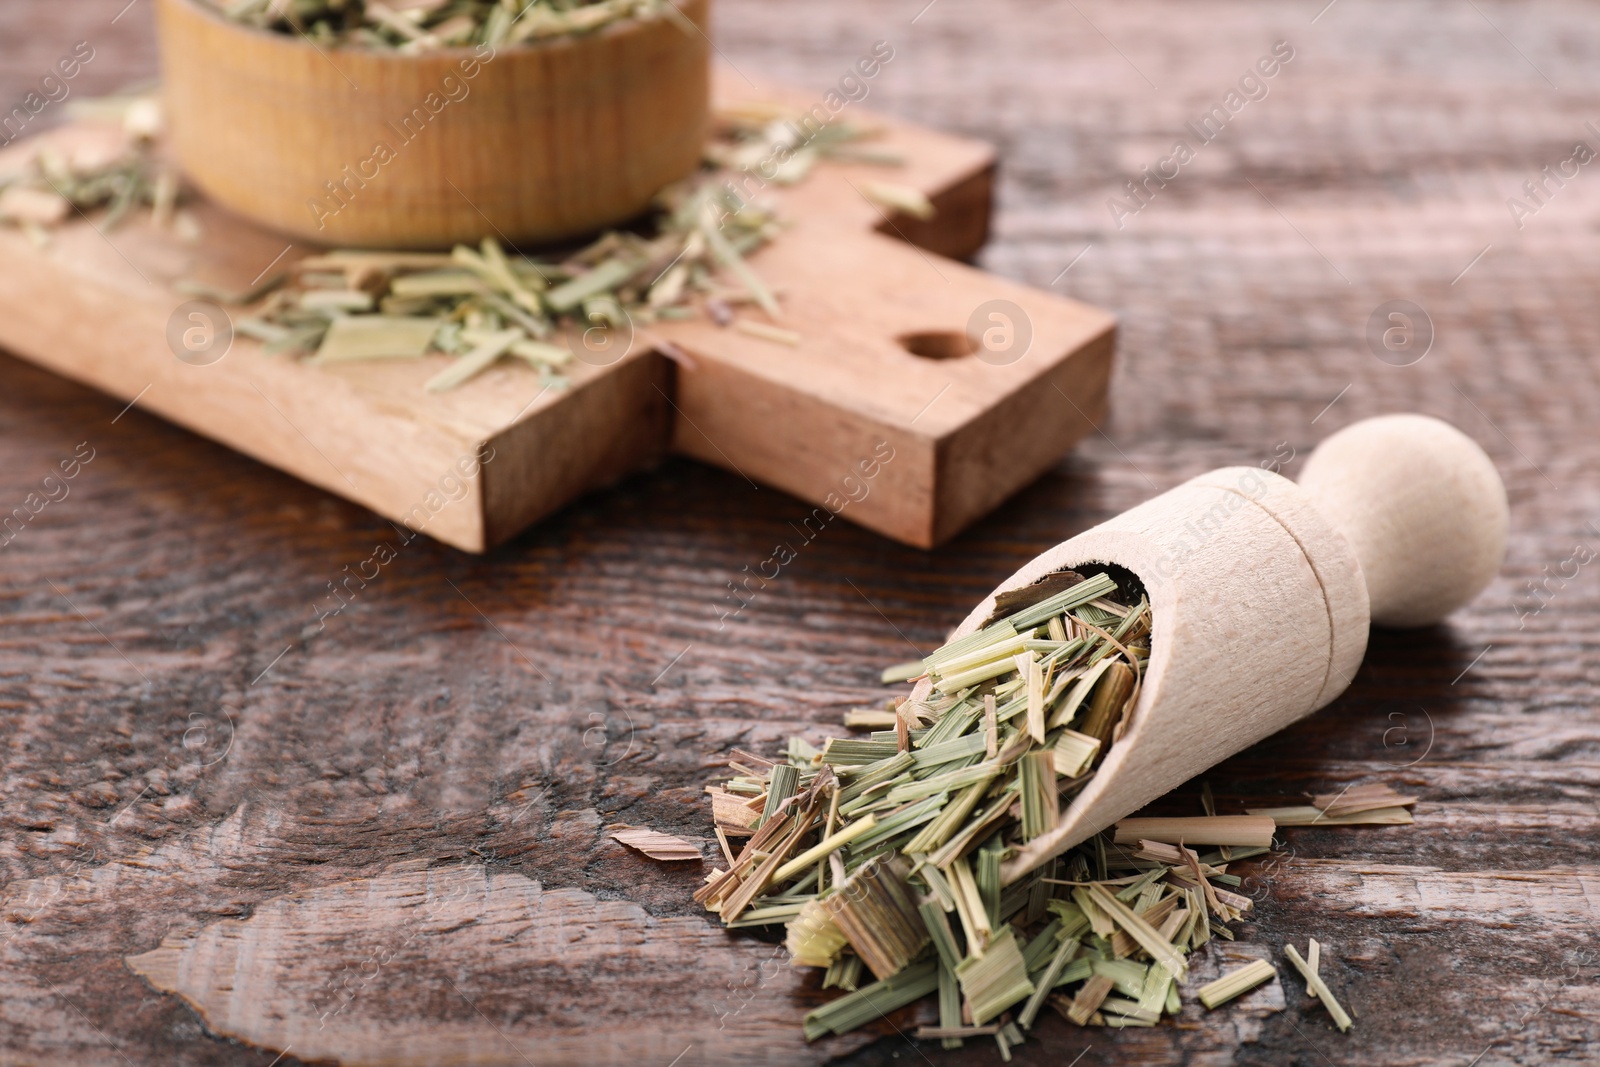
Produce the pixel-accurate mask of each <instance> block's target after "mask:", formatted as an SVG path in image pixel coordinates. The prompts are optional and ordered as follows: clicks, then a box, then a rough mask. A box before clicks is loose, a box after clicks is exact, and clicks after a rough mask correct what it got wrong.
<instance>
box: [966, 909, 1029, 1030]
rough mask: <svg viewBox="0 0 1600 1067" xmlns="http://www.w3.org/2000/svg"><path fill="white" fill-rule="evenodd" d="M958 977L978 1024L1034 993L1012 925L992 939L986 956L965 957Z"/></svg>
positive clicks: (973, 1017) (973, 1019)
mask: <svg viewBox="0 0 1600 1067" xmlns="http://www.w3.org/2000/svg"><path fill="white" fill-rule="evenodd" d="M956 978H957V979H959V980H960V982H961V991H962V992H963V993H964V994H966V997H967V1003H968V1004H970V1005H971V1007H972V1021H973V1022H974V1023H976V1024H978V1025H979V1026H982V1025H983V1024H984V1023H986V1022H988V1021H989V1020H990V1019H993V1018H994V1017H995V1016H997V1015H999V1014H1000V1013H1001V1012H1003V1011H1005V1010H1006V1009H1007V1008H1009V1007H1011V1005H1013V1004H1015V1003H1017V1002H1018V1001H1019V1000H1022V999H1023V998H1025V997H1028V996H1031V995H1032V994H1033V983H1032V982H1030V981H1029V980H1028V967H1027V964H1026V963H1024V962H1023V959H1022V950H1021V949H1020V948H1018V947H1017V938H1016V929H1015V928H1014V927H1012V926H1007V927H1006V928H1005V929H1004V930H1003V931H1002V932H1001V933H1000V934H999V935H998V936H996V937H995V938H994V939H993V940H991V941H990V942H989V944H988V946H987V947H986V948H985V949H984V951H983V955H981V956H972V957H969V958H967V959H965V960H963V961H962V962H961V966H959V967H957V968H956Z"/></svg>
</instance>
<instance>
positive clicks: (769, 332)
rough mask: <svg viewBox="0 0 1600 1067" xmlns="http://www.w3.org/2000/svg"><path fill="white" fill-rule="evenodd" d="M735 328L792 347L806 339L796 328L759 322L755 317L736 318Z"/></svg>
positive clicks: (752, 335) (764, 339)
mask: <svg viewBox="0 0 1600 1067" xmlns="http://www.w3.org/2000/svg"><path fill="white" fill-rule="evenodd" d="M733 328H734V329H736V330H738V331H739V332H740V333H742V334H748V335H749V336H751V337H759V338H761V339H762V340H763V341H773V342H776V343H777V344H780V345H788V346H789V347H791V348H793V347H795V346H796V345H798V344H799V343H800V342H801V341H803V340H804V339H805V338H804V337H802V336H801V335H800V333H799V332H798V331H796V330H786V329H784V328H783V327H782V326H772V325H769V324H767V323H765V322H757V321H755V320H754V319H735V320H734V321H733Z"/></svg>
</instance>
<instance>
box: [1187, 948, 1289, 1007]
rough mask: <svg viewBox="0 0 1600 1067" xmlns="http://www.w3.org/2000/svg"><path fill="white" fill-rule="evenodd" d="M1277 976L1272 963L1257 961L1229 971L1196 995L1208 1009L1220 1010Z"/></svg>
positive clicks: (1207, 984) (1201, 988)
mask: <svg viewBox="0 0 1600 1067" xmlns="http://www.w3.org/2000/svg"><path fill="white" fill-rule="evenodd" d="M1289 951H1291V952H1293V951H1294V949H1293V948H1290V950H1289ZM1277 976H1278V970H1277V968H1275V967H1274V966H1272V964H1271V963H1269V962H1268V961H1266V960H1256V961H1254V962H1253V963H1247V964H1245V965H1244V966H1243V967H1240V968H1238V969H1237V970H1234V971H1229V972H1228V973H1227V974H1225V975H1223V976H1222V977H1221V978H1218V979H1217V980H1216V981H1214V982H1207V983H1206V984H1205V985H1203V986H1201V987H1200V988H1199V990H1198V991H1197V992H1196V993H1195V995H1196V996H1198V997H1199V998H1200V1003H1202V1004H1204V1005H1205V1006H1206V1007H1207V1008H1218V1007H1221V1006H1222V1005H1224V1004H1226V1003H1227V1002H1228V1001H1230V1000H1232V999H1234V998H1235V997H1239V996H1243V995H1244V994H1246V993H1248V992H1250V990H1252V989H1254V988H1255V987H1256V986H1258V985H1261V984H1263V983H1265V982H1270V981H1271V980H1272V979H1274V978H1276V977H1277Z"/></svg>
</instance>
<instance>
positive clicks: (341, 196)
mask: <svg viewBox="0 0 1600 1067" xmlns="http://www.w3.org/2000/svg"><path fill="white" fill-rule="evenodd" d="M681 7H682V8H683V16H684V18H685V19H687V20H692V23H693V24H694V25H698V26H701V27H704V26H705V25H706V3H705V0H683V2H682V3H681ZM156 8H157V12H158V16H159V18H158V24H159V27H160V35H161V42H162V43H161V54H162V64H163V74H162V77H163V89H164V104H165V107H166V116H167V126H168V129H169V131H170V136H171V144H172V149H173V154H174V156H175V157H176V159H177V160H178V162H179V164H180V165H181V166H182V167H183V169H184V171H185V172H186V173H187V174H188V175H189V177H190V178H191V179H192V180H193V181H194V182H195V183H196V184H197V185H199V187H200V188H201V189H203V190H205V192H206V193H207V195H208V196H210V197H212V198H213V199H214V200H216V201H217V202H218V203H219V204H222V205H223V206H224V207H227V208H228V209H229V210H231V211H234V212H237V213H238V214H240V215H243V216H244V217H245V218H248V219H252V220H254V221H255V222H258V223H260V224H262V225H264V226H267V227H270V228H271V229H273V230H277V231H280V232H282V233H286V234H289V235H291V236H293V237H295V238H296V239H298V240H303V241H312V242H316V243H318V244H323V245H336V246H343V247H370V248H446V249H448V248H449V247H450V246H451V245H453V244H456V243H459V242H468V243H476V242H477V240H478V238H479V237H480V236H481V233H482V231H483V228H484V219H485V218H488V219H489V220H491V224H492V225H493V226H494V227H496V228H497V229H498V230H499V231H500V232H501V233H502V234H503V235H504V238H505V239H506V240H508V241H552V240H562V239H567V238H571V237H575V236H580V235H583V234H587V233H591V232H593V231H595V230H598V229H602V228H605V227H607V226H617V225H620V224H622V223H624V222H626V221H628V220H629V219H631V218H633V217H634V216H636V215H638V214H640V213H641V212H643V211H645V210H646V209H647V208H648V207H649V205H650V200H651V198H652V197H654V196H655V195H656V192H657V191H658V190H660V189H661V187H662V186H664V185H667V184H668V183H670V182H674V181H677V180H678V179H680V178H683V177H686V176H687V175H689V174H690V173H691V172H693V171H694V169H695V168H696V167H697V166H699V164H700V155H701V150H702V146H703V144H704V141H705V135H706V131H707V129H708V128H709V125H710V103H711V100H710V96H711V90H710V65H709V63H708V62H707V60H708V57H709V56H710V48H709V47H708V39H707V38H706V36H705V35H704V33H703V32H696V31H694V30H693V29H692V28H690V29H684V28H680V27H679V26H677V25H674V24H673V23H672V22H671V21H669V20H668V19H666V18H664V17H663V18H659V19H654V20H651V21H649V22H636V21H635V22H625V23H620V24H617V25H613V26H609V27H606V28H605V29H603V30H601V31H599V32H597V33H594V34H591V35H586V36H582V37H570V38H561V39H555V40H550V41H541V42H537V43H533V44H529V45H522V46H505V47H502V48H500V49H498V50H497V49H494V48H489V47H484V48H481V49H474V48H450V49H439V50H437V51H434V52H430V53H427V54H425V55H421V56H405V55H400V54H397V53H386V52H378V51H371V50H365V49H360V48H351V49H336V50H333V51H332V52H330V51H329V50H328V49H326V48H319V47H316V46H313V45H311V44H308V43H307V42H306V41H303V40H298V39H296V38H295V37H294V36H292V35H289V34H278V33H268V32H265V31H262V30H258V29H255V28H253V27H248V26H241V25H238V24H237V23H231V22H229V21H228V20H226V19H224V18H222V17H221V16H220V15H219V14H218V13H217V12H216V11H214V10H210V9H208V5H206V4H205V3H204V0H156ZM573 87H580V88H579V89H578V90H577V91H576V92H574V91H573ZM563 90H564V91H563ZM474 97H476V99H474ZM469 100H472V103H471V104H468V103H467V101H469ZM558 101H559V102H558ZM529 189H532V190H533V194H532V195H529V193H528V190H529Z"/></svg>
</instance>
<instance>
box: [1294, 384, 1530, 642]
mask: <svg viewBox="0 0 1600 1067" xmlns="http://www.w3.org/2000/svg"><path fill="white" fill-rule="evenodd" d="M1300 487H1301V488H1302V489H1304V490H1305V491H1306V493H1307V494H1308V495H1309V496H1310V497H1311V499H1312V501H1313V503H1314V504H1315V505H1316V508H1317V510H1318V511H1320V512H1322V514H1323V515H1324V517H1326V518H1327V519H1328V521H1329V522H1330V523H1332V524H1333V526H1334V527H1335V528H1336V529H1337V530H1339V532H1340V533H1342V534H1343V535H1344V536H1345V538H1346V540H1348V541H1349V542H1350V546H1351V548H1352V549H1353V550H1354V552H1355V555H1356V559H1357V561H1358V562H1359V563H1360V565H1361V573H1362V576H1363V577H1364V578H1365V580H1366V585H1367V595H1368V597H1369V598H1370V600H1371V602H1372V621H1373V622H1375V623H1377V624H1379V625H1381V626H1396V627H1411V626H1427V625H1430V624H1432V623H1435V622H1438V621H1439V620H1441V619H1443V618H1444V617H1445V616H1446V615H1448V614H1450V612H1452V611H1454V610H1455V609H1456V608H1458V607H1460V606H1461V605H1463V604H1465V603H1466V602H1467V601H1469V600H1471V599H1472V598H1473V597H1474V596H1476V595H1478V593H1479V592H1481V591H1482V590H1483V588H1484V586H1486V585H1488V584H1489V581H1490V579H1492V578H1493V577H1494V576H1495V573H1496V572H1497V571H1498V570H1499V569H1500V564H1501V561H1502V560H1503V559H1504V558H1505V554H1506V536H1507V531H1508V528H1509V525H1510V509H1509V506H1508V504H1507V501H1506V488H1505V484H1504V483H1503V482H1502V481H1501V480H1500V474H1499V472H1498V471H1496V470H1495V467H1494V463H1493V462H1491V461H1490V459H1489V457H1488V456H1487V455H1486V454H1484V451H1483V449H1482V448H1480V447H1478V445H1477V443H1476V442H1475V441H1473V440H1472V438H1470V437H1468V436H1467V435H1466V434H1464V433H1462V432H1461V431H1460V430H1458V429H1456V428H1455V427H1453V426H1451V425H1450V424H1449V423H1446V422H1442V421H1440V420H1439V419H1435V418H1431V417H1429V416H1427V415H1384V416H1380V417H1378V418H1373V419H1366V420H1363V421H1362V422H1358V423H1355V424H1354V425H1352V426H1348V427H1346V428H1345V429H1343V430H1340V431H1339V432H1338V433H1336V434H1334V435H1333V436H1331V437H1329V438H1328V439H1327V440H1325V441H1323V442H1322V443H1321V444H1320V445H1318V446H1317V448H1316V450H1315V451H1313V452H1312V453H1311V456H1310V457H1309V458H1308V459H1307V460H1306V465H1305V470H1304V472H1303V473H1302V474H1301V475H1300Z"/></svg>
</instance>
